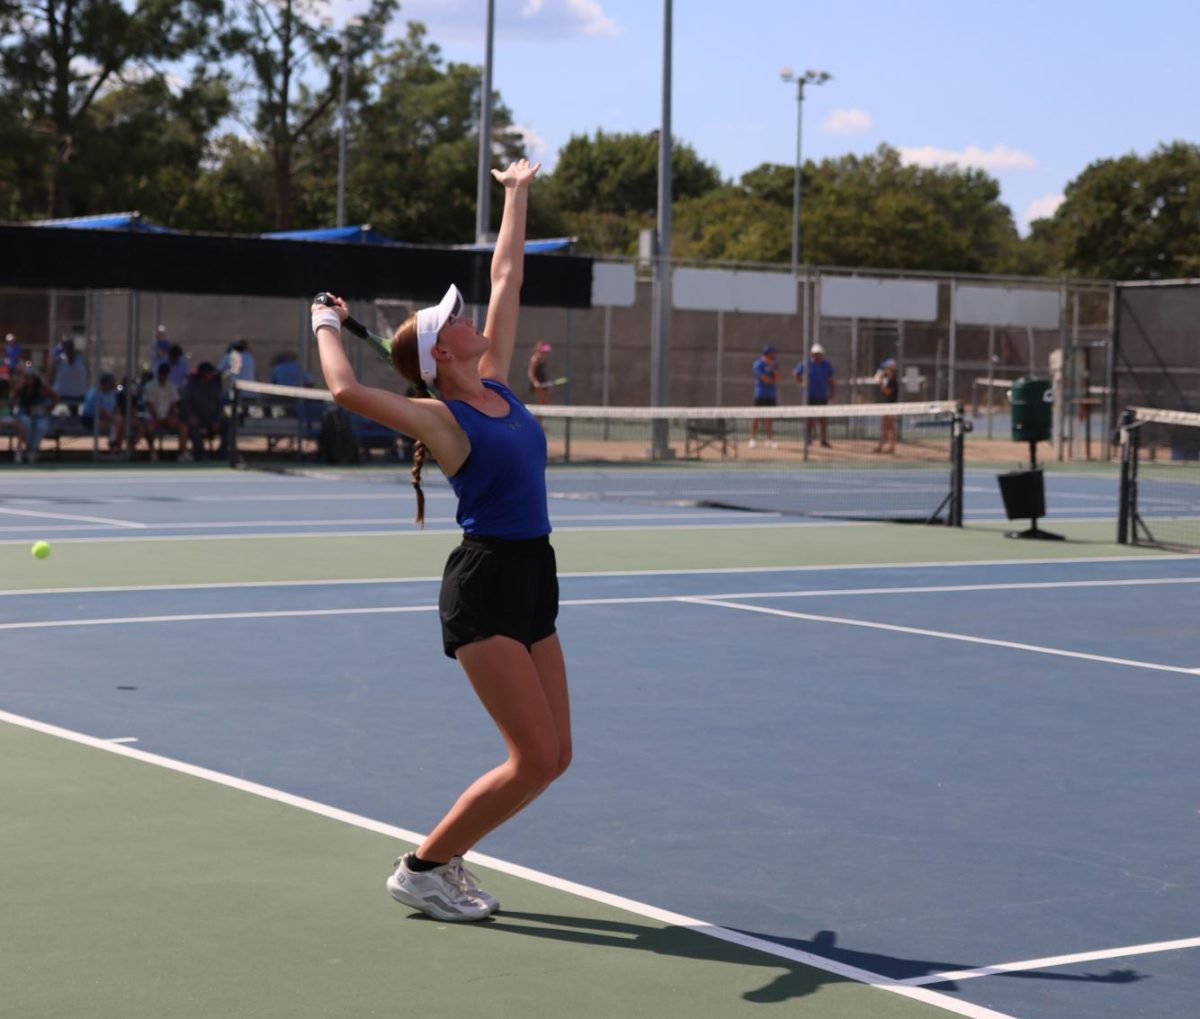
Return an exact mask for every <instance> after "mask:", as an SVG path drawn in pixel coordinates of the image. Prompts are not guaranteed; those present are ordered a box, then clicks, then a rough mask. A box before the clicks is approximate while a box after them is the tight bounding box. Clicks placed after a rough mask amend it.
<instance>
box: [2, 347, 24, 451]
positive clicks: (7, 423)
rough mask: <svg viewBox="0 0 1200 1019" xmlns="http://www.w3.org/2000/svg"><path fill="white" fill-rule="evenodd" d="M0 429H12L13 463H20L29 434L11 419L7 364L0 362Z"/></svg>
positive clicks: (11, 410) (16, 421)
mask: <svg viewBox="0 0 1200 1019" xmlns="http://www.w3.org/2000/svg"><path fill="white" fill-rule="evenodd" d="M0 429H3V430H4V431H7V430H9V429H12V431H14V432H16V434H17V444H16V445H15V446H13V447H12V451H13V461H14V462H15V463H20V462H21V460H22V458H23V453H22V452H21V451H22V450H23V449H24V448H25V444H26V442H27V441H28V436H29V433H28V432H27V431H26V430H25V426H24V425H23V424H21V422H20V421H18V420H17V419H16V418H15V417H13V406H12V394H11V393H10V391H9V379H8V364H7V362H0Z"/></svg>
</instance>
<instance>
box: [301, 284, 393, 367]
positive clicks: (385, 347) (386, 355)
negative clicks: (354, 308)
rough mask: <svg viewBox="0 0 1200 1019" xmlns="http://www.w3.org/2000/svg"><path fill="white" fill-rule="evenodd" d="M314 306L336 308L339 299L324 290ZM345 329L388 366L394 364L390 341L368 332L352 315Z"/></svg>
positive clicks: (347, 319) (314, 299)
mask: <svg viewBox="0 0 1200 1019" xmlns="http://www.w3.org/2000/svg"><path fill="white" fill-rule="evenodd" d="M313 304H323V305H324V306H325V307H326V308H336V307H337V299H336V298H335V297H334V296H333V294H330V293H326V292H325V291H324V290H322V291H321V292H320V293H319V294H317V296H316V297H314V298H313ZM342 328H343V329H349V330H350V332H352V333H353V334H354V335H355V336H357V337H358V338H359V339H360V340H362V341H363V342H364V343H366V345H367V346H368V347H370V348H371V349H372V350H373V351H375V353H376V354H378V355H379V356H380V357H381V358H383V360H384V361H386V362H387V363H388V364H391V363H392V345H391V342H390V341H389V340H386V339H384V338H383V337H382V336H376V335H375V334H374V333H372V332H368V330H367V327H366V326H365V325H363V324H362V323H361V322H359V321H358V319H356V318H354V316H352V315H350V316H347V317H346V321H345V322H343V323H342Z"/></svg>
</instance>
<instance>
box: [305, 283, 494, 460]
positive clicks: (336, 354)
mask: <svg viewBox="0 0 1200 1019" xmlns="http://www.w3.org/2000/svg"><path fill="white" fill-rule="evenodd" d="M312 310H313V312H314V323H315V322H316V321H317V315H318V314H320V313H327V312H328V311H329V309H328V307H327V306H325V305H320V304H314V305H313V306H312ZM334 310H335V311H336V312H337V315H338V318H339V319H340V320H342V321H343V322H344V321H345V320H346V317H347V316H348V315H349V310H348V309H347V308H346V303H345V302H344V301H343V300H342V299H341V298H340V297H339V298H337V305H336V306H335V308H334ZM315 332H316V336H317V349H318V350H319V351H320V354H321V371H322V372H324V374H325V383H326V385H328V386H329V391H330V392H331V393H332V394H333V398H334V400H335V401H336V402H337V404H338V406H340V407H345V408H346V409H347V410H350V411H353V412H354V413H356V414H362V415H363V416H364V417H369V418H370V419H371V420H372V421H376V422H378V423H379V424H381V425H385V426H387V427H388V428H393V429H395V430H396V431H398V432H403V433H404V434H405V435H411V436H412V437H413V438H414V439H420V440H421V441H422V442H423V443H425V445H426V446H428V447H429V448H430V449H431V450H432V451H433V455H434V456H435V457H436V458H437V461H438V463H439V464H441V466H442V468H443V469H444V470H445V471H446V473H447V474H454V473H455V472H456V471H457V470H458V468H459V467H461V466H462V463H463V461H464V460H466V458H467V454H468V453H469V452H470V451H471V446H470V442H469V441H468V440H467V437H466V435H465V434H464V433H463V430H462V429H461V428H459V427H458V425H457V424H456V423H455V421H454V416H453V415H452V414H451V413H450V411H449V409H447V407H446V406H445V405H444V404H443V403H442V402H441V401H440V400H422V399H416V400H413V399H409V398H408V397H406V396H401V395H400V394H399V393H393V392H391V391H390V390H387V389H376V388H375V387H373V386H364V385H363V384H362V383H361V382H359V381H358V377H357V376H356V375H355V374H354V367H353V365H351V364H350V359H349V358H348V357H347V356H346V349H345V348H344V347H343V346H342V335H341V332H340V330H339V329H338V328H337V327H336V326H334V325H333V324H332V323H330V324H329V325H325V324H320V325H317V327H316V329H315Z"/></svg>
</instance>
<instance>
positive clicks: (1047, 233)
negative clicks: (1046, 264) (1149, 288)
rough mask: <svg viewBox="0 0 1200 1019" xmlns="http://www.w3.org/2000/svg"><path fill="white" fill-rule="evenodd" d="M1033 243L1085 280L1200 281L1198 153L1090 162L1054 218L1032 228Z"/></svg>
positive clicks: (1173, 148) (1174, 147)
mask: <svg viewBox="0 0 1200 1019" xmlns="http://www.w3.org/2000/svg"><path fill="white" fill-rule="evenodd" d="M1031 239H1036V240H1037V242H1038V243H1039V244H1041V245H1043V246H1044V247H1047V248H1049V250H1050V251H1052V252H1053V257H1054V259H1055V261H1056V263H1057V265H1058V267H1059V269H1060V270H1061V271H1064V272H1070V273H1077V274H1079V275H1082V276H1099V277H1103V278H1105V279H1118V280H1125V279H1169V278H1173V277H1185V276H1195V275H1197V274H1200V146H1198V145H1194V144H1190V143H1187V142H1182V141H1179V142H1173V143H1171V144H1168V145H1161V146H1159V147H1158V148H1157V149H1155V150H1154V152H1152V153H1151V154H1150V155H1149V156H1146V157H1140V156H1136V155H1127V156H1121V157H1119V158H1117V159H1102V160H1099V161H1097V162H1095V163H1092V164H1091V165H1090V166H1088V167H1087V169H1085V170H1084V171H1083V173H1081V174H1080V175H1079V176H1078V177H1076V178H1075V180H1073V181H1072V182H1071V183H1070V184H1068V185H1067V188H1066V197H1065V200H1064V201H1063V203H1062V204H1061V205H1060V206H1059V207H1058V210H1057V211H1056V212H1055V213H1054V216H1053V217H1051V218H1049V219H1045V220H1038V221H1036V222H1035V223H1034V224H1033V230H1032V235H1031Z"/></svg>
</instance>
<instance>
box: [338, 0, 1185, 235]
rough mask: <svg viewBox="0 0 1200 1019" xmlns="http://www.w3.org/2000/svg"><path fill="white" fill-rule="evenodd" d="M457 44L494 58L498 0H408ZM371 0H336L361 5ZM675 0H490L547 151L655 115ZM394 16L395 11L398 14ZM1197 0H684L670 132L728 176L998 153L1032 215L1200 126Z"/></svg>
mask: <svg viewBox="0 0 1200 1019" xmlns="http://www.w3.org/2000/svg"><path fill="white" fill-rule="evenodd" d="M401 2H402V9H401V12H400V15H399V21H400V22H403V21H407V20H410V19H411V20H419V21H423V22H424V23H425V24H426V25H427V27H428V29H429V36H430V38H431V39H432V40H433V41H434V42H436V43H437V44H438V45H440V46H441V47H442V50H443V52H444V54H445V56H446V57H447V59H449V60H455V61H464V62H471V63H482V61H483V46H484V27H485V13H486V2H485V0H407V2H405V0H401ZM358 6H359V3H358V2H357V0H335V7H334V10H335V16H336V17H338V18H341V17H345V16H348V15H349V14H351V13H353V12H354V11H355V10H356V8H357V7H358ZM662 12H663V4H662V0H496V21H497V25H496V44H495V65H494V83H495V86H496V88H497V89H498V90H499V91H500V93H501V95H502V96H503V98H504V101H505V102H506V103H507V104H508V105H509V107H510V108H511V109H512V110H513V112H514V114H515V117H516V119H517V122H518V124H519V125H520V126H521V127H522V128H523V129H524V130H525V131H526V132H527V138H528V141H529V144H530V148H531V150H532V151H533V152H534V153H535V154H536V155H538V156H539V157H540V158H542V159H543V161H544V162H545V163H546V164H547V165H548V166H550V167H552V166H553V163H554V158H555V154H556V152H557V151H558V149H559V147H560V146H562V145H563V144H564V143H565V142H566V141H567V140H568V139H569V138H570V137H571V135H572V134H583V133H592V132H594V131H595V130H596V129H598V128H603V129H605V130H608V131H649V130H653V129H654V128H656V127H657V126H658V123H659V106H660V100H661V87H660V80H661V78H660V54H661V50H662ZM402 27H403V26H402V25H397V29H396V31H397V32H399V31H400V30H401V29H402ZM1197 40H1200V0H1190V2H1189V0H1157V2H1155V3H1149V4H1144V5H1136V4H1129V3H1116V2H1113V0H1093V2H1090V3H1086V4H1085V3H1082V2H1065V0H1043V2H1041V3H1035V2H1029V0H1008V2H1007V3H1004V4H996V3H988V4H984V3H977V2H975V3H973V2H971V0H958V2H956V3H951V2H948V0H908V2H906V3H904V4H899V3H894V2H893V3H888V2H884V0H854V2H850V3H841V4H832V3H824V4H818V3H815V2H807V0H741V2H740V3H729V2H717V0H675V2H674V74H673V92H674V103H673V113H672V118H673V123H672V128H673V133H674V135H675V136H676V137H677V138H680V139H682V140H684V141H686V142H688V143H689V144H691V145H693V146H694V147H695V148H696V150H697V151H698V152H699V154H700V156H701V157H702V158H704V159H705V160H707V161H709V162H711V163H714V164H715V165H716V166H717V167H719V168H720V170H721V173H722V174H723V175H724V176H725V177H727V178H736V177H738V176H739V175H740V174H742V173H743V172H744V171H746V170H748V169H751V168H752V167H754V166H757V165H759V164H760V163H763V162H777V163H784V164H787V165H792V164H793V163H794V159H795V146H796V101H795V95H796V93H795V87H794V86H789V85H784V84H783V83H782V81H781V80H780V76H779V72H780V69H781V68H782V67H785V66H790V67H793V68H795V69H797V70H803V69H805V68H815V69H819V70H825V71H828V72H830V73H831V74H832V75H833V76H834V78H833V80H832V81H830V82H829V83H828V84H826V85H823V86H821V87H820V88H809V89H807V90H806V93H805V102H804V141H803V149H804V155H805V158H815V159H819V158H821V157H824V156H836V155H841V154H844V153H848V152H857V153H862V152H870V151H872V150H873V149H875V148H876V147H877V146H878V145H879V144H880V143H881V142H887V143H888V144H890V145H893V146H895V147H896V148H898V149H900V150H901V151H902V152H903V153H904V155H905V158H906V159H908V160H910V161H914V162H924V163H930V162H945V161H957V162H959V163H967V164H969V165H976V166H980V167H983V168H984V169H986V170H988V171H989V172H990V173H991V174H992V175H993V176H995V177H996V178H997V179H998V180H999V181H1000V183H1001V187H1002V191H1003V199H1004V201H1005V202H1006V203H1007V204H1008V205H1009V207H1010V208H1011V209H1012V210H1013V214H1014V216H1015V218H1016V220H1017V224H1018V226H1019V227H1020V228H1021V230H1022V232H1024V231H1025V229H1026V227H1027V224H1028V221H1029V219H1031V218H1034V217H1035V216H1036V215H1037V214H1046V213H1049V212H1051V211H1053V208H1054V206H1055V203H1056V201H1057V200H1058V198H1059V196H1061V194H1062V191H1063V188H1064V187H1065V186H1066V184H1067V183H1068V182H1069V181H1070V180H1071V179H1072V178H1073V177H1075V176H1076V175H1077V174H1078V173H1079V172H1080V171H1082V170H1083V169H1084V168H1085V167H1086V166H1087V165H1088V164H1089V163H1090V162H1092V161H1093V160H1096V159H1101V158H1105V157H1111V156H1116V155H1121V154H1124V153H1127V152H1137V153H1142V154H1144V153H1147V152H1149V151H1150V150H1152V149H1153V148H1154V147H1155V146H1156V145H1158V144H1159V143H1161V142H1164V141H1173V140H1176V139H1183V140H1187V141H1192V142H1197V141H1200V59H1197Z"/></svg>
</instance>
